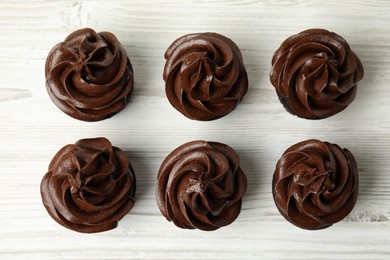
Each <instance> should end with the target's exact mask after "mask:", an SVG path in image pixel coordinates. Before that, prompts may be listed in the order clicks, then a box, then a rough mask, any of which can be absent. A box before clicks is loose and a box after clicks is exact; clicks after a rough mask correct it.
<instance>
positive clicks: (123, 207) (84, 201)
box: [41, 138, 136, 233]
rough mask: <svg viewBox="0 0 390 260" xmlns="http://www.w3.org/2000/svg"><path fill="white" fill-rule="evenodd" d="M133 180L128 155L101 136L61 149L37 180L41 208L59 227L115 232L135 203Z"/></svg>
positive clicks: (93, 231)
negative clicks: (39, 189)
mask: <svg viewBox="0 0 390 260" xmlns="http://www.w3.org/2000/svg"><path fill="white" fill-rule="evenodd" d="M135 190H136V181H135V175H134V170H133V168H132V166H131V164H130V163H129V161H128V159H127V157H126V154H125V153H124V152H123V151H122V150H121V149H119V148H117V147H115V146H111V143H110V142H109V141H108V140H107V139H105V138H94V139H83V140H80V141H78V142H76V143H75V144H69V145H66V146H65V147H63V148H62V149H61V150H60V151H58V152H57V154H56V155H55V156H54V158H53V159H52V161H51V162H50V165H49V169H48V172H47V173H46V174H45V176H44V177H43V179H42V182H41V196H42V201H43V204H44V206H45V208H46V210H47V211H48V213H49V214H50V216H51V217H52V218H53V219H54V220H55V221H57V222H58V223H59V224H61V225H62V226H64V227H66V228H69V229H71V230H74V231H78V232H83V233H95V232H102V231H106V230H110V229H113V228H116V227H117V225H118V221H119V220H120V219H122V218H123V217H124V216H125V215H126V214H127V213H128V212H129V211H130V210H131V208H132V207H133V205H134V195H135Z"/></svg>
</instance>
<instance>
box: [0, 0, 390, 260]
mask: <svg viewBox="0 0 390 260" xmlns="http://www.w3.org/2000/svg"><path fill="white" fill-rule="evenodd" d="M81 27H92V28H94V29H96V30H97V31H104V30H107V31H111V32H113V33H114V34H115V35H116V36H117V37H118V39H119V40H120V41H121V42H122V44H123V45H124V47H125V48H126V50H127V52H128V54H129V57H130V59H131V62H132V64H133V67H134V73H135V89H134V92H133V96H132V98H131V102H130V104H129V105H128V107H127V108H126V109H125V110H124V111H122V112H121V113H119V114H117V115H116V116H114V117H113V118H111V119H109V120H105V121H102V122H96V123H86V122H80V121H77V120H74V119H72V118H70V117H68V116H66V115H65V114H64V113H62V112H61V111H60V110H59V109H57V108H56V107H55V106H54V104H53V103H52V102H51V101H50V99H49V97H48V95H47V93H46V89H45V84H44V81H45V78H44V63H45V59H46V56H47V54H48V52H49V50H50V49H51V47H52V46H54V44H56V43H57V42H59V41H61V40H63V39H64V38H65V36H67V35H68V34H69V33H70V32H72V31H74V30H76V29H78V28H81ZM316 27H318V28H326V29H329V30H332V31H335V32H337V33H339V34H340V35H342V36H343V37H345V38H346V39H347V41H348V42H349V43H350V45H351V47H352V49H353V50H354V51H355V52H356V53H357V54H358V56H359V57H360V58H361V60H362V63H363V65H364V68H365V77H364V79H363V81H362V82H361V83H359V90H358V95H357V98H356V100H355V101H354V102H353V103H352V104H351V105H350V106H349V107H348V108H347V109H346V110H345V111H343V112H342V113H339V114H338V115H336V116H333V117H331V118H328V119H325V120H319V121H309V120H303V119H299V118H296V117H293V116H291V115H290V114H288V113H287V112H286V111H285V110H284V109H283V107H282V105H281V104H280V103H279V101H278V98H277V96H276V94H275V91H274V89H273V87H272V86H271V84H270V82H269V79H268V73H269V70H270V62H271V57H272V54H273V52H274V51H275V50H276V48H277V47H278V46H279V45H280V43H281V42H282V41H283V40H284V39H285V38H286V37H288V36H289V35H292V34H294V33H297V32H299V31H301V30H304V29H308V28H316ZM203 31H215V32H218V33H221V34H224V35H226V36H228V37H230V38H232V39H233V40H234V41H235V42H236V43H237V45H238V46H239V47H240V49H241V51H242V53H243V56H244V62H245V65H246V68H247V71H248V75H249V80H250V89H249V92H248V93H247V95H246V96H245V98H244V100H243V102H242V103H241V104H240V105H239V106H238V107H237V109H236V110H235V111H233V112H232V113H231V114H230V115H228V116H226V117H224V118H222V119H219V120H216V121H212V122H197V121H191V120H188V119H186V118H185V117H184V116H182V115H181V114H179V113H178V112H176V111H175V110H174V109H173V108H172V107H171V106H170V104H169V102H168V101H167V99H166V97H165V93H164V82H163V80H162V69H163V66H164V58H163V54H164V51H165V50H166V48H167V47H168V46H169V44H170V43H171V42H172V41H173V40H175V39H176V38H177V37H179V36H181V35H184V34H187V33H191V32H203ZM389 61H390V1H386V0H382V1H381V0H372V1H363V0H357V1H352V0H338V1H336V0H329V1H326V2H325V1H319V0H318V1H309V0H279V1H271V0H259V1H255V0H229V1H226V0H214V1H207V0H197V1H195V0H193V1H180V0H168V1H163V0H159V1H150V0H149V1H141V0H139V1H126V2H114V1H104V2H103V1H99V2H86V1H85V2H81V1H78V2H65V1H1V2H0V259H39V260H44V259H284V258H286V259H305V258H307V259H389V258H390V175H389V168H390V102H389V99H390V89H389V82H390V62H389ZM96 136H105V137H107V138H109V139H110V140H111V141H112V143H113V144H114V145H115V146H118V147H121V148H122V149H123V150H125V151H126V153H127V155H128V157H129V159H130V160H131V162H132V164H133V166H134V168H135V171H136V175H137V182H138V187H139V188H138V190H137V202H136V204H135V206H134V208H133V210H132V211H131V212H130V213H129V214H128V215H127V216H126V217H125V218H124V219H123V220H121V221H120V223H119V227H118V228H117V229H115V230H113V231H109V232H106V233H102V234H92V235H85V234H78V233H75V232H72V231H68V230H66V229H64V228H62V227H61V226H59V225H58V224H56V223H55V222H54V221H53V220H52V219H51V218H50V217H49V215H48V214H47V212H46V211H45V209H44V207H43V205H42V203H41V198H40V194H39V184H40V181H41V178H42V176H43V175H44V173H45V172H46V170H47V166H48V163H49V161H50V160H51V158H52V156H53V155H54V153H55V152H56V151H57V150H58V149H59V148H61V147H62V146H64V145H65V144H68V143H74V142H75V141H76V140H78V139H81V138H87V137H96ZM309 138H317V139H320V140H327V141H330V142H334V143H338V144H339V145H341V146H343V147H347V148H349V149H350V150H351V151H352V152H353V153H354V155H355V156H356V159H357V162H358V165H359V173H360V193H359V199H358V202H357V205H356V207H355V209H354V210H353V212H352V213H351V214H350V215H349V216H348V217H347V218H346V219H345V220H343V221H342V222H340V223H338V224H336V225H334V226H333V227H330V228H328V229H325V230H321V231H314V232H313V231H305V230H301V229H298V228H296V227H294V226H292V225H291V224H289V223H288V222H287V221H285V220H284V219H283V217H281V215H280V214H279V213H278V211H277V209H276V207H275V205H274V203H273V200H272V195H271V179H272V174H273V170H274V167H275V164H276V161H277V160H278V158H279V157H280V155H281V154H282V152H283V151H284V150H285V149H286V148H287V147H289V146H290V145H291V144H294V143H296V142H298V141H301V140H304V139H309ZM195 139H204V140H213V141H219V142H223V143H226V144H229V145H230V146H232V147H233V148H235V149H236V150H237V152H238V153H239V155H240V157H241V160H242V168H243V169H244V171H245V173H246V175H247V177H248V183H249V186H248V191H247V193H246V195H245V197H244V201H243V209H242V212H241V215H240V216H239V218H238V219H237V220H236V221H235V222H234V223H233V224H231V225H230V226H228V227H225V228H222V229H220V230H218V231H215V232H201V231H196V230H194V231H188V230H180V229H178V228H176V227H175V226H174V225H173V224H172V223H168V222H167V221H166V220H165V219H164V217H162V215H161V214H160V212H159V210H158V208H157V205H156V203H155V196H154V189H155V179H156V173H157V170H158V168H159V166H160V163H161V161H162V160H163V159H164V157H165V156H166V155H167V154H168V153H169V152H170V151H171V150H172V149H174V148H175V147H177V146H179V145H180V144H182V143H184V142H187V141H190V140H195Z"/></svg>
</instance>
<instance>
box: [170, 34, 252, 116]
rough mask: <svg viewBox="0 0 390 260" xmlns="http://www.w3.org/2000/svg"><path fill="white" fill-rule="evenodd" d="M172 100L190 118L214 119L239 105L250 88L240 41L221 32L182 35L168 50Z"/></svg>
mask: <svg viewBox="0 0 390 260" xmlns="http://www.w3.org/2000/svg"><path fill="white" fill-rule="evenodd" d="M165 59H166V63H165V67H164V75H163V78H164V81H165V91H166V95H167V98H168V100H169V102H170V103H171V104H172V106H173V107H174V108H176V109H177V110H178V111H179V112H181V113H182V114H183V115H185V116H186V117H188V118H190V119H195V120H204V121H206V120H214V119H217V118H220V117H223V116H225V115H227V114H229V113H230V112H231V111H232V110H234V109H235V108H236V106H237V105H238V103H239V102H240V101H241V99H242V98H243V96H244V95H245V94H246V92H247V89H248V76H247V73H246V70H245V67H244V63H243V59H242V55H241V52H240V50H239V48H238V47H237V45H236V44H235V43H234V42H233V41H232V40H230V39H229V38H226V37H225V36H223V35H220V34H217V33H194V34H188V35H185V36H182V37H180V38H179V39H177V40H176V41H174V42H173V43H172V44H171V46H169V48H168V49H167V51H166V52H165Z"/></svg>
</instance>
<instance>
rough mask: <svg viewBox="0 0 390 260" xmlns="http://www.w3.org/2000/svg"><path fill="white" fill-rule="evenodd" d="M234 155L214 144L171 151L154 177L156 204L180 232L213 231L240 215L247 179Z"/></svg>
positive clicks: (192, 144)
mask: <svg viewBox="0 0 390 260" xmlns="http://www.w3.org/2000/svg"><path fill="white" fill-rule="evenodd" d="M239 163H240V160H239V157H238V155H237V153H236V152H235V151H234V150H233V149H232V148H230V147H229V146H227V145H225V144H221V143H215V142H205V141H193V142H189V143H186V144H183V145H181V146H179V147H178V148H176V149H175V150H174V151H172V152H171V153H170V154H169V155H168V156H167V157H166V158H165V160H164V161H163V163H162V164H161V167H160V170H159V172H158V175H157V190H156V197H157V204H158V207H159V208H160V211H161V213H162V214H163V215H164V216H165V217H166V218H167V220H169V221H173V223H174V224H175V225H176V226H178V227H180V228H187V229H195V228H198V229H201V230H206V231H210V230H216V229H218V228H220V227H222V226H226V225H229V224H230V223H232V222H233V221H234V220H235V219H236V218H237V217H238V215H239V213H240V210H241V198H242V196H243V195H244V193H245V191H246V185H247V182H246V176H245V174H244V172H243V171H242V170H241V168H240V166H239Z"/></svg>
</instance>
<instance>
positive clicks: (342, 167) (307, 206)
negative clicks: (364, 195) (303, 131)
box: [272, 140, 358, 229]
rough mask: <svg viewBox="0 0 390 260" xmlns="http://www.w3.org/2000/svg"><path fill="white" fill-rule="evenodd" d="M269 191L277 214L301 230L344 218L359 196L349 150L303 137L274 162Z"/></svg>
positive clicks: (353, 162) (325, 224)
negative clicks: (274, 166)
mask: <svg viewBox="0 0 390 260" xmlns="http://www.w3.org/2000/svg"><path fill="white" fill-rule="evenodd" d="M272 190H273V196H274V201H275V204H276V206H277V208H278V209H279V211H280V213H281V214H282V215H283V216H284V217H285V218H286V219H287V220H288V221H290V222H291V223H293V224H294V225H296V226H298V227H301V228H304V229H322V228H326V227H329V226H331V225H332V224H334V223H336V222H338V221H340V220H342V219H343V218H344V217H346V216H347V215H348V214H349V213H350V212H351V211H352V209H353V207H354V206H355V203H356V200H357V196H358V168H357V164H356V161H355V158H354V156H353V155H352V153H351V152H350V151H349V150H347V149H345V148H344V149H342V148H340V147H339V146H338V145H336V144H330V143H328V142H321V141H318V140H306V141H303V142H300V143H297V144H295V145H293V146H291V147H290V148H288V149H287V150H286V151H285V152H284V154H283V155H282V157H281V158H280V160H279V161H278V163H277V165H276V170H275V173H274V176H273V182H272Z"/></svg>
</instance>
